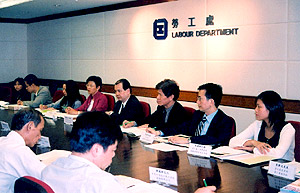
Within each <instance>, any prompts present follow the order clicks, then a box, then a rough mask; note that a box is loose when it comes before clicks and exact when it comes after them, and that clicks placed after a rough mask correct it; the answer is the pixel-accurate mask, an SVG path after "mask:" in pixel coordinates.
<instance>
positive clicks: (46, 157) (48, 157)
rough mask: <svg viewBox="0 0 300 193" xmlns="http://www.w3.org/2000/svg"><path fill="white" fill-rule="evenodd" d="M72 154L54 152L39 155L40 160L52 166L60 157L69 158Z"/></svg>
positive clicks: (62, 151) (60, 151)
mask: <svg viewBox="0 0 300 193" xmlns="http://www.w3.org/2000/svg"><path fill="white" fill-rule="evenodd" d="M71 153H72V152H70V151H66V150H56V149H55V150H52V151H50V152H47V153H42V154H39V155H37V157H38V159H39V160H41V161H42V162H43V163H44V164H46V165H50V164H51V163H52V162H54V161H55V160H57V159H58V158H60V157H68V156H69V155H70V154H71Z"/></svg>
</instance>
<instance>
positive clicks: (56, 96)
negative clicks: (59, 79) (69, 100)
mask: <svg viewBox="0 0 300 193" xmlns="http://www.w3.org/2000/svg"><path fill="white" fill-rule="evenodd" d="M63 96H64V93H63V91H62V90H57V91H55V93H54V95H53V97H52V102H54V103H55V102H56V101H58V100H59V99H61V97H63Z"/></svg>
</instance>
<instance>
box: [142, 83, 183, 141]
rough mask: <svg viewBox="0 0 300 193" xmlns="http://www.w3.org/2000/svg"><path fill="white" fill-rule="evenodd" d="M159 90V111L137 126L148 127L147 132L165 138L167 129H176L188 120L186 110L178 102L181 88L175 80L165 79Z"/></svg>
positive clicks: (157, 87)
mask: <svg viewBox="0 0 300 193" xmlns="http://www.w3.org/2000/svg"><path fill="white" fill-rule="evenodd" d="M155 88H156V89H157V97H156V100H157V104H158V106H157V109H156V111H155V112H154V113H152V114H151V115H150V116H148V117H147V118H146V119H145V120H143V121H142V122H137V123H136V124H137V125H141V127H146V128H147V129H146V131H147V132H149V133H152V134H155V135H159V136H163V135H165V132H166V133H167V129H168V128H171V127H175V126H177V125H179V124H181V123H183V122H184V121H186V120H187V114H186V111H185V109H184V108H183V107H182V106H181V104H179V103H178V102H177V99H178V97H179V92H180V90H179V86H178V85H177V83H176V82H175V81H174V80H170V79H165V80H163V81H161V82H159V83H158V84H157V85H156V87H155Z"/></svg>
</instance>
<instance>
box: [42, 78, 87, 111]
mask: <svg viewBox="0 0 300 193" xmlns="http://www.w3.org/2000/svg"><path fill="white" fill-rule="evenodd" d="M63 93H64V96H63V97H62V98H61V99H59V100H58V101H56V102H55V103H52V104H49V105H40V108H41V109H47V108H54V109H58V110H60V111H62V112H65V109H66V108H67V107H69V106H70V107H72V108H78V107H80V106H81V104H82V103H83V100H82V97H81V95H80V93H79V88H78V85H77V83H76V82H75V81H73V80H68V81H67V82H66V83H65V84H63Z"/></svg>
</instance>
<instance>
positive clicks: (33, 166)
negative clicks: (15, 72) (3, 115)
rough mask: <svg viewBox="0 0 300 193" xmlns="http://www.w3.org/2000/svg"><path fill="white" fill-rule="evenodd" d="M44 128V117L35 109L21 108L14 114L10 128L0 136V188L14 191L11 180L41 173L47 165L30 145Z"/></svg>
mask: <svg viewBox="0 0 300 193" xmlns="http://www.w3.org/2000/svg"><path fill="white" fill-rule="evenodd" d="M43 128H44V119H43V117H42V114H41V113H40V112H38V111H35V110H21V111H19V112H17V113H16V114H15V115H14V117H13V119H12V123H11V132H10V133H9V134H8V135H7V136H6V137H0V190H1V192H14V183H15V180H16V179H17V178H19V177H22V176H33V177H35V178H38V179H39V178H40V177H41V172H42V170H43V169H44V168H45V167H46V166H45V165H44V164H43V163H42V162H41V161H40V160H39V159H38V157H37V156H36V155H35V153H34V152H33V151H32V150H31V149H30V148H29V147H33V146H34V145H35V144H36V143H37V142H38V140H39V139H40V138H41V131H42V129H43Z"/></svg>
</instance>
